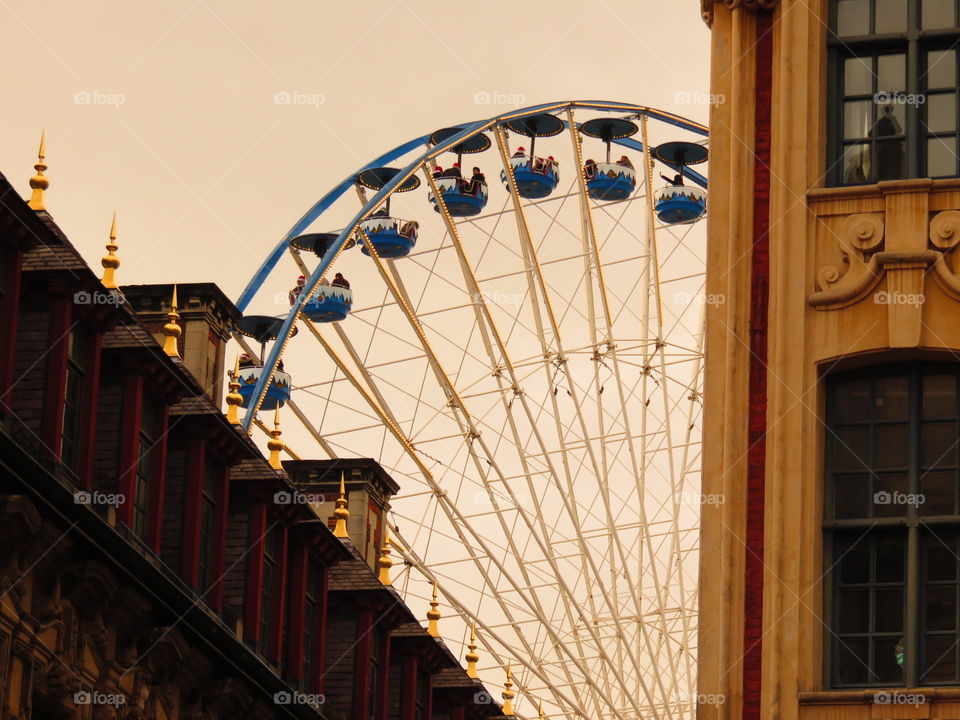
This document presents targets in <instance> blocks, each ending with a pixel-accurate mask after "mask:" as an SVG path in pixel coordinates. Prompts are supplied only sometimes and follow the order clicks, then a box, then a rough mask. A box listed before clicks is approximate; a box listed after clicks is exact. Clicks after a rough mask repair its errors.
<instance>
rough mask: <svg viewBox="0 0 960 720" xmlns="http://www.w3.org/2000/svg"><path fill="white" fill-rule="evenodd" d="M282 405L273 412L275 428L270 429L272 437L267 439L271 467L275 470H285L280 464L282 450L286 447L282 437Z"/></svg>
mask: <svg viewBox="0 0 960 720" xmlns="http://www.w3.org/2000/svg"><path fill="white" fill-rule="evenodd" d="M280 435H281V430H280V405H277V409H276V411H275V412H274V414H273V430H271V431H270V439H269V440H267V450H269V451H270V467H272V468H273V469H274V470H283V465H281V464H280V451H281V450H283V448H284V447H285V446H284V444H283V440H281V439H280Z"/></svg>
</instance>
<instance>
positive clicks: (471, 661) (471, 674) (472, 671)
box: [464, 623, 480, 680]
mask: <svg viewBox="0 0 960 720" xmlns="http://www.w3.org/2000/svg"><path fill="white" fill-rule="evenodd" d="M467 650H468V651H469V652H467V654H466V655H465V656H464V657H466V659H467V677H468V678H473V679H474V680H476V679H477V678H478V677H480V676H479V675H477V662H478V661H479V660H480V656H479V655H477V624H476V623H474V624H473V625H471V626H470V643H469V644H468V645H467Z"/></svg>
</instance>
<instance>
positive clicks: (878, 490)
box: [873, 473, 907, 517]
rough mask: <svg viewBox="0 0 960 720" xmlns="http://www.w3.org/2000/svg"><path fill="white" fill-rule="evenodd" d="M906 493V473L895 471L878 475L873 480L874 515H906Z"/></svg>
mask: <svg viewBox="0 0 960 720" xmlns="http://www.w3.org/2000/svg"><path fill="white" fill-rule="evenodd" d="M906 494H907V476H906V475H904V474H902V473H894V474H884V475H878V476H876V477H875V478H874V480H873V515H874V517H902V516H903V515H906V514H907V506H906V504H905V501H906Z"/></svg>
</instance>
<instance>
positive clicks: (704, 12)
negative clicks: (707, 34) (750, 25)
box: [700, 0, 777, 27]
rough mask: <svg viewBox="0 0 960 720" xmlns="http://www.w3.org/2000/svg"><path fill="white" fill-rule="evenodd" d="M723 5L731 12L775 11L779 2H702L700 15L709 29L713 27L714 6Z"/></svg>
mask: <svg viewBox="0 0 960 720" xmlns="http://www.w3.org/2000/svg"><path fill="white" fill-rule="evenodd" d="M721 3H722V4H723V5H724V6H726V7H728V8H730V9H731V10H737V9H739V8H743V9H745V10H754V11H756V10H773V9H774V8H775V7H776V6H777V0H700V14H701V16H703V21H704V22H705V23H706V24H707V26H708V27H709V26H711V25H713V6H714V5H718V4H721Z"/></svg>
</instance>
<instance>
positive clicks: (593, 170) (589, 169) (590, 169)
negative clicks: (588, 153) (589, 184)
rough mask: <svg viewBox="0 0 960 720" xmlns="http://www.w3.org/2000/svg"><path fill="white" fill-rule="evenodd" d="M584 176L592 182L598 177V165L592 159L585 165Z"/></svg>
mask: <svg viewBox="0 0 960 720" xmlns="http://www.w3.org/2000/svg"><path fill="white" fill-rule="evenodd" d="M583 174H584V175H586V176H587V180H592V179H593V178H595V177H596V175H597V163H596V161H594V160H592V159H589V158H588V159H587V161H586V162H585V163H584V164H583Z"/></svg>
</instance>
